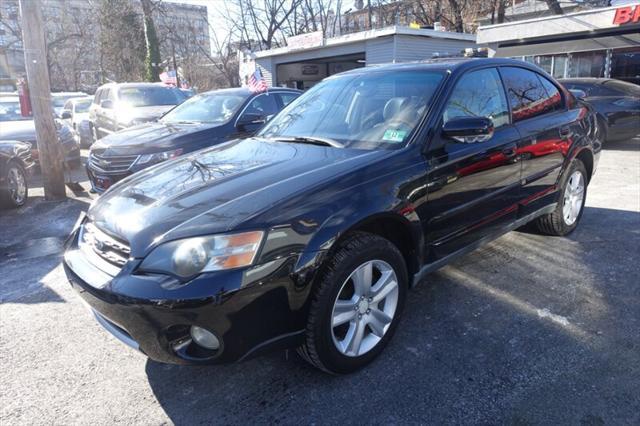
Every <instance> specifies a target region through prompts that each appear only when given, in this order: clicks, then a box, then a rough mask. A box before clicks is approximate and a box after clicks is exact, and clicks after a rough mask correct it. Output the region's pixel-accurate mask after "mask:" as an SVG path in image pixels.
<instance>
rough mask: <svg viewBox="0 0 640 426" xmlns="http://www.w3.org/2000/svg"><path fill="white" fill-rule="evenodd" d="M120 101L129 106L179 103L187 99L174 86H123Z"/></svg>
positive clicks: (120, 91)
mask: <svg viewBox="0 0 640 426" xmlns="http://www.w3.org/2000/svg"><path fill="white" fill-rule="evenodd" d="M118 97H119V99H120V102H123V103H125V104H128V106H130V107H133V108H136V107H144V106H154V105H177V104H179V103H180V102H182V101H183V100H184V99H185V95H183V94H182V93H181V92H180V90H178V89H175V88H172V87H162V86H151V87H149V86H147V87H122V88H120V90H119V91H118Z"/></svg>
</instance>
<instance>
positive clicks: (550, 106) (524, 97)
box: [500, 67, 562, 123]
mask: <svg viewBox="0 0 640 426" xmlns="http://www.w3.org/2000/svg"><path fill="white" fill-rule="evenodd" d="M500 72H501V73H502V77H503V79H504V84H505V86H506V88H507V95H508V98H509V103H510V104H511V112H512V114H513V122H514V123H515V122H518V121H522V120H526V119H528V118H532V117H537V116H539V115H542V114H547V113H549V112H551V111H554V110H555V108H556V106H557V101H558V98H556V99H553V97H552V96H549V95H548V94H547V91H546V90H545V88H544V86H543V85H542V83H541V82H540V79H539V78H538V75H537V74H536V73H534V72H533V71H529V70H525V69H524V68H517V67H501V68H500ZM556 91H557V89H556ZM559 95H560V94H559V93H558V96H559ZM559 100H560V102H562V98H561V97H560V98H559Z"/></svg>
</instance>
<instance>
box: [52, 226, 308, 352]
mask: <svg viewBox="0 0 640 426" xmlns="http://www.w3.org/2000/svg"><path fill="white" fill-rule="evenodd" d="M77 234H78V231H77V230H76V231H74V233H73V234H72V235H71V237H70V239H69V240H68V242H67V244H66V252H65V257H64V261H63V265H64V269H65V272H66V274H67V277H68V279H69V281H70V283H71V285H72V287H73V288H74V289H75V290H76V291H77V292H78V294H79V295H80V296H81V297H82V299H83V300H84V302H86V303H87V304H88V305H89V307H90V308H91V311H92V312H93V314H94V316H95V318H96V320H97V321H98V322H99V323H100V324H101V325H102V326H103V327H104V328H105V329H106V330H107V331H109V332H110V333H111V334H113V335H114V336H115V337H117V338H118V339H119V340H121V341H122V342H124V343H126V344H127V345H128V346H130V347H133V348H135V349H138V350H140V351H141V352H143V353H144V354H146V355H147V356H149V357H150V358H152V359H154V360H156V361H159V362H166V363H174V364H210V363H221V362H233V361H238V360H241V359H244V358H247V357H249V356H252V355H255V354H258V353H261V352H263V351H266V350H269V349H274V348H286V347H293V346H296V345H298V344H299V343H300V342H301V338H302V333H303V330H304V326H305V318H306V313H305V312H306V300H307V296H308V292H307V291H305V290H303V289H301V288H300V286H299V285H297V280H296V279H295V276H296V274H295V273H294V268H295V266H294V265H295V264H296V261H297V256H288V257H284V258H281V259H278V260H275V261H272V262H268V263H267V264H263V265H256V266H254V267H251V268H248V269H243V270H230V271H222V272H217V273H211V274H203V275H201V276H199V277H197V278H195V279H194V280H192V281H191V282H189V283H187V284H178V283H177V281H176V280H174V279H173V278H170V277H167V276H160V275H148V274H147V275H142V274H137V273H136V272H135V270H136V267H137V266H138V264H139V261H138V260H135V259H130V260H129V261H128V262H127V263H126V264H125V266H124V267H123V268H122V270H121V271H120V272H119V273H118V274H116V275H115V276H113V277H111V276H109V275H107V274H105V273H104V272H103V271H100V270H98V269H97V268H95V267H94V266H92V265H91V264H90V263H89V262H86V261H85V260H84V259H83V258H82V257H81V256H80V254H79V249H78V247H77V237H78V235H77ZM192 325H197V326H199V327H203V328H206V329H207V330H209V331H211V332H213V333H214V334H215V335H216V336H217V337H218V339H219V340H220V343H221V345H220V349H218V350H217V351H215V353H212V352H206V351H205V352H203V351H201V350H200V349H201V348H199V347H197V345H195V347H194V346H193V345H194V343H193V342H191V343H189V340H190V337H189V328H190V327H191V326H192Z"/></svg>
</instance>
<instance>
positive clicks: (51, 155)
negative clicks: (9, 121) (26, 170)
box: [20, 0, 67, 200]
mask: <svg viewBox="0 0 640 426" xmlns="http://www.w3.org/2000/svg"><path fill="white" fill-rule="evenodd" d="M20 15H21V18H22V42H23V43H24V62H25V68H26V70H27V82H28V84H29V92H30V94H31V108H32V111H33V121H34V123H35V127H36V139H37V144H38V154H39V155H38V156H39V161H40V169H41V170H42V179H43V181H44V196H45V199H47V200H63V199H65V198H66V196H67V194H66V190H65V186H64V157H63V155H62V147H61V146H60V143H59V142H58V132H57V130H56V123H55V122H54V119H53V109H52V107H51V87H50V85H49V69H48V67H47V54H46V50H45V39H44V27H43V24H42V4H41V0H20Z"/></svg>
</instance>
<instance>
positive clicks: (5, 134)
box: [0, 120, 36, 142]
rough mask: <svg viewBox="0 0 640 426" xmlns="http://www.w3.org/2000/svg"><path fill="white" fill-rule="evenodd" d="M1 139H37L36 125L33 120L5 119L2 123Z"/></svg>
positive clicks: (25, 140) (31, 140)
mask: <svg viewBox="0 0 640 426" xmlns="http://www.w3.org/2000/svg"><path fill="white" fill-rule="evenodd" d="M0 140H17V141H24V142H33V141H35V140H36V127H35V124H34V122H33V120H18V121H3V122H2V123H1V124H0Z"/></svg>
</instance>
